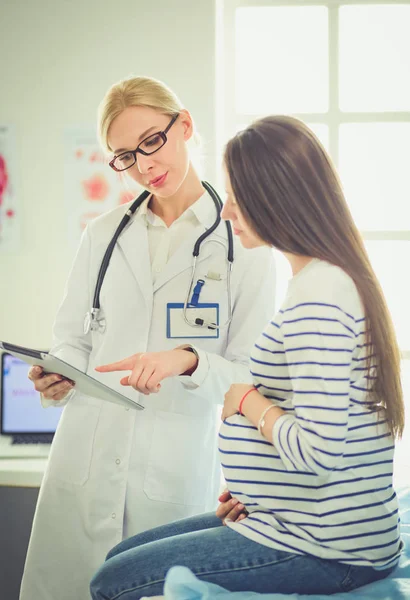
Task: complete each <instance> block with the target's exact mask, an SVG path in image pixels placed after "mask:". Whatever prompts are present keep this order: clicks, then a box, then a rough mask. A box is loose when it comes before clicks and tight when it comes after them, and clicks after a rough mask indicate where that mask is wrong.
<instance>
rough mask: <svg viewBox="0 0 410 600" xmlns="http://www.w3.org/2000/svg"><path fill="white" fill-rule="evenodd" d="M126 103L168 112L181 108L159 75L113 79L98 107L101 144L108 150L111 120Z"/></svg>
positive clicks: (176, 111)
mask: <svg viewBox="0 0 410 600" xmlns="http://www.w3.org/2000/svg"><path fill="white" fill-rule="evenodd" d="M129 106H148V107H149V108H153V109H155V110H157V111H158V112H161V113H163V114H165V115H170V116H171V115H174V114H175V113H179V112H180V111H181V110H182V109H183V105H182V103H181V101H180V100H179V98H178V97H177V95H176V94H174V92H173V91H172V90H171V89H170V88H169V87H168V86H167V85H165V83H162V81H159V80H158V79H153V78H152V77H129V78H127V79H123V80H122V81H119V82H118V83H115V84H114V85H113V86H111V87H110V89H109V90H108V92H107V93H106V95H105V96H104V98H103V100H102V102H101V104H100V106H99V109H98V136H99V138H100V142H101V145H102V146H103V147H104V148H105V149H106V150H108V151H112V148H111V147H110V145H109V143H108V130H109V128H110V126H111V123H112V122H113V121H114V119H115V118H116V117H118V115H120V114H121V113H122V111H123V110H124V109H125V108H128V107H129Z"/></svg>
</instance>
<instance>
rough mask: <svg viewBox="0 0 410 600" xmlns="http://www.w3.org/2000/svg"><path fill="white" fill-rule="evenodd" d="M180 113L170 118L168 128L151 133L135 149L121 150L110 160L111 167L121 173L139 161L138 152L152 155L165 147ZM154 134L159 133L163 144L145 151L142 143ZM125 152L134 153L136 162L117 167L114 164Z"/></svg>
mask: <svg viewBox="0 0 410 600" xmlns="http://www.w3.org/2000/svg"><path fill="white" fill-rule="evenodd" d="M179 114H180V113H176V114H175V115H174V116H173V117H172V119H171V120H170V122H169V123H168V125H167V126H166V128H165V129H164V130H163V131H157V132H156V133H151V134H150V135H148V136H147V137H146V138H144V139H143V140H141V142H140V143H139V144H138V146H137V147H136V148H135V150H125V151H124V152H121V153H120V154H118V155H117V156H114V158H113V159H112V160H110V162H109V163H108V164H109V165H110V167H111V168H112V169H114V171H117V173H121V172H122V171H126V170H127V169H130V168H131V167H133V166H134V165H135V164H136V162H137V153H138V152H139V153H140V154H143V155H144V156H151V154H155V152H158V150H161V148H163V147H164V146H165V144H166V143H167V141H168V138H167V133H168V131H169V130H170V129H171V127H172V125H173V124H174V123H175V121H176V120H177V118H178V117H179ZM154 135H159V136H160V138H161V139H162V141H163V144H162V145H161V146H160V147H159V148H157V149H156V150H153V151H152V152H145V150H142V149H141V148H140V146H141V144H143V143H144V142H146V141H147V140H148V139H149V138H150V137H152V136H154ZM123 154H132V155H133V156H134V162H133V163H132V165H130V166H129V167H125V169H117V167H116V166H115V165H114V162H115V161H116V160H117V158H119V157H120V156H122V155H123Z"/></svg>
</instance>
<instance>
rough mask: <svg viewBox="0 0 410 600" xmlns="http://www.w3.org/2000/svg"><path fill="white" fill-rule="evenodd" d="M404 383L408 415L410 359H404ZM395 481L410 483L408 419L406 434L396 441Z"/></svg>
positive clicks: (409, 428) (409, 433)
mask: <svg viewBox="0 0 410 600" xmlns="http://www.w3.org/2000/svg"><path fill="white" fill-rule="evenodd" d="M401 375H402V384H403V391H404V404H405V407H406V413H407V415H408V414H410V413H409V411H410V360H403V361H402V371H401ZM394 483H395V485H396V486H399V485H409V484H410V423H409V422H408V421H407V423H406V426H405V428H404V434H403V437H402V439H401V440H400V441H399V442H396V451H395V454H394Z"/></svg>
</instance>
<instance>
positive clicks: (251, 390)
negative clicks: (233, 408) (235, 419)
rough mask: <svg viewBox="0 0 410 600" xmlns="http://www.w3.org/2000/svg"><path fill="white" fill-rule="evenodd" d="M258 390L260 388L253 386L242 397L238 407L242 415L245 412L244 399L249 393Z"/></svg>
mask: <svg viewBox="0 0 410 600" xmlns="http://www.w3.org/2000/svg"><path fill="white" fill-rule="evenodd" d="M257 391H258V390H257V389H256V387H253V388H251V389H250V390H248V391H247V392H246V394H244V395H243V396H242V398H241V401H240V402H239V409H238V410H239V414H240V415H242V416H244V414H243V412H242V404H243V401H244V400H245V398H246V396H247V395H248V394H250V393H251V392H257Z"/></svg>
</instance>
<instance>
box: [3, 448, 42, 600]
mask: <svg viewBox="0 0 410 600" xmlns="http://www.w3.org/2000/svg"><path fill="white" fill-rule="evenodd" d="M46 464H47V458H1V459H0V514H1V515H2V520H1V525H0V528H1V533H0V556H1V557H2V560H1V561H0V582H1V588H0V596H1V597H2V598H7V600H18V597H19V590H20V582H21V577H22V574H23V568H24V561H25V558H26V552H27V546H28V541H29V538H30V531H31V525H32V522H33V516H34V511H35V507H36V503H37V496H38V491H39V487H40V483H41V480H42V478H43V474H44V470H45V468H46ZM39 600H40V599H39Z"/></svg>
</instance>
